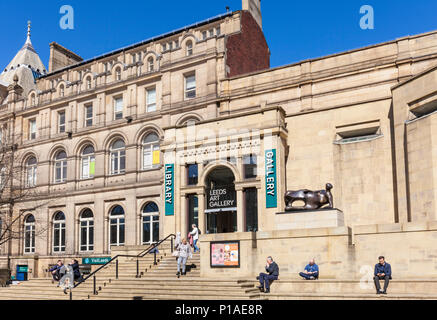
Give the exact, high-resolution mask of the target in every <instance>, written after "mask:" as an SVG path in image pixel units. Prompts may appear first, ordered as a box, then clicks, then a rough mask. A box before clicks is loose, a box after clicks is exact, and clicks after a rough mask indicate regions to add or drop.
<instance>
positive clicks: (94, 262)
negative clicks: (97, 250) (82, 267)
mask: <svg viewBox="0 0 437 320" xmlns="http://www.w3.org/2000/svg"><path fill="white" fill-rule="evenodd" d="M109 261H111V257H104V258H82V264H88V265H104V264H107V263H108V262H109Z"/></svg>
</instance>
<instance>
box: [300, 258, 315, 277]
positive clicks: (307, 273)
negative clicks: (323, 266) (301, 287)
mask: <svg viewBox="0 0 437 320" xmlns="http://www.w3.org/2000/svg"><path fill="white" fill-rule="evenodd" d="M299 275H300V276H301V277H302V278H304V279H305V280H316V279H319V266H318V265H317V264H316V261H315V260H314V259H311V260H310V262H309V263H308V264H307V266H306V267H305V270H304V271H303V272H301V273H299Z"/></svg>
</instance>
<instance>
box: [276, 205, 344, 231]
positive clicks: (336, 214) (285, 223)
mask: <svg viewBox="0 0 437 320" xmlns="http://www.w3.org/2000/svg"><path fill="white" fill-rule="evenodd" d="M275 224H276V226H277V230H292V229H313V228H336V227H343V226H344V214H343V212H342V211H340V210H338V209H321V210H296V211H291V212H279V213H277V214H276V216H275Z"/></svg>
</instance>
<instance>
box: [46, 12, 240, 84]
mask: <svg viewBox="0 0 437 320" xmlns="http://www.w3.org/2000/svg"><path fill="white" fill-rule="evenodd" d="M236 12H238V11H236ZM236 12H227V13H224V14H220V15H217V16H215V17H212V18H209V19H206V20H203V21H200V22H196V23H193V24H191V25H188V26H185V27H182V28H179V29H176V30H173V31H170V32H167V33H164V34H161V35H159V36H156V37H152V38H149V39H146V40H143V41H141V42H138V43H135V44H132V45H129V46H127V47H123V48H121V49H117V50H114V51H111V52H108V53H105V54H102V55H99V56H96V57H94V58H91V59H88V60H84V61H81V62H79V63H76V64H72V65H70V66H68V67H65V68H62V69H59V70H56V71H53V72H51V73H47V74H43V75H41V76H40V77H39V78H40V79H43V78H45V77H49V76H52V75H55V74H58V73H61V72H64V71H66V70H69V69H72V68H76V67H80V66H82V65H85V64H87V63H90V62H94V61H96V60H100V59H103V58H106V57H109V56H112V55H115V54H118V53H121V52H124V51H128V50H131V49H134V48H137V47H140V46H142V45H145V44H148V43H151V42H154V41H159V40H162V39H165V38H168V37H171V36H173V35H176V34H178V33H181V32H183V31H187V30H189V29H193V28H198V27H201V26H204V25H206V24H209V23H213V22H215V21H219V20H222V19H224V18H226V17H229V16H232V15H233V14H234V13H236Z"/></svg>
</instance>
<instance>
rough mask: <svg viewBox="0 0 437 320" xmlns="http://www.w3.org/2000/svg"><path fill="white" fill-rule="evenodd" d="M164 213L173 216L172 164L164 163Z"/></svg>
mask: <svg viewBox="0 0 437 320" xmlns="http://www.w3.org/2000/svg"><path fill="white" fill-rule="evenodd" d="M164 183H165V185H164V188H165V215H166V216H174V164H166V165H165V182H164Z"/></svg>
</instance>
